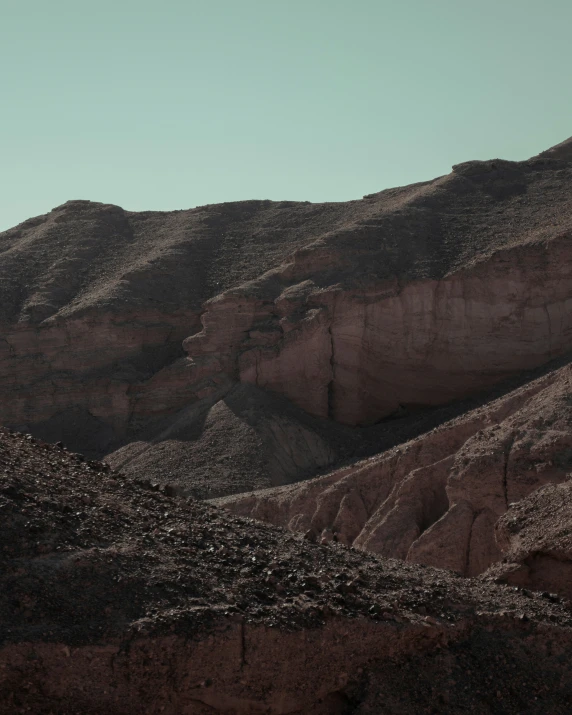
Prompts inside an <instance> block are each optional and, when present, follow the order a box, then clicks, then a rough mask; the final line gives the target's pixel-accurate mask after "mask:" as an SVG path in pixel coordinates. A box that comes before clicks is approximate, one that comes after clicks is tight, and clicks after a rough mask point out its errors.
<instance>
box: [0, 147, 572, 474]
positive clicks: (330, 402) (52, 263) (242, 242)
mask: <svg viewBox="0 0 572 715" xmlns="http://www.w3.org/2000/svg"><path fill="white" fill-rule="evenodd" d="M564 149H566V147H565V148H564ZM571 187H572V164H571V163H570V159H569V156H568V154H567V150H563V149H562V148H560V149H558V148H556V149H555V151H553V152H549V153H548V154H546V155H545V156H540V157H537V158H534V159H531V160H528V161H525V162H505V161H500V160H495V161H488V162H467V163H465V164H460V165H458V166H455V167H454V168H453V172H452V173H451V174H449V175H447V176H444V177H440V178H438V179H436V180H434V181H429V182H424V183H420V184H415V185H412V186H409V187H402V188H397V189H389V190H386V191H382V192H380V193H379V194H372V195H370V196H367V197H364V198H363V199H362V200H359V201H350V202H347V203H337V204H316V205H312V204H308V203H296V202H270V201H249V202H238V203H231V204H223V205H220V206H206V207H200V208H197V209H193V210H190V211H180V212H171V213H164V214H163V213H158V212H144V213H140V214H137V213H133V212H126V211H123V209H121V208H119V207H117V206H108V205H103V204H92V203H90V202H88V201H75V202H70V203H68V204H65V205H64V206H61V207H58V208H56V209H54V211H52V212H51V213H50V214H47V215H45V216H40V217H37V218H36V219H31V220H30V221H27V222H25V223H24V224H22V225H21V226H18V227H16V228H15V229H12V230H10V231H6V232H4V233H2V234H0V256H1V261H0V296H1V298H2V302H1V304H0V326H1V335H2V338H3V339H2V340H1V341H0V376H1V377H2V383H1V386H0V421H1V422H2V423H4V424H9V425H12V426H15V427H18V428H20V429H23V430H31V431H32V432H34V433H35V434H38V435H41V436H44V437H46V438H49V439H62V440H63V441H64V442H65V443H66V444H69V445H70V446H72V447H73V448H74V449H77V450H80V451H87V452H88V453H90V454H94V455H99V456H101V455H103V454H106V453H109V452H111V451H115V450H116V448H118V447H125V446H126V445H129V444H133V443H135V442H142V443H147V444H148V443H149V442H150V441H153V440H155V441H161V440H162V437H161V435H163V434H167V433H169V429H170V428H169V427H168V425H167V423H168V422H169V420H171V421H172V420H176V419H179V417H180V416H181V415H182V413H183V412H184V411H185V410H187V409H194V407H193V405H195V406H196V407H197V410H198V411H199V412H201V413H204V414H206V413H207V411H208V409H211V408H212V407H213V405H216V404H217V403H218V401H220V400H221V399H224V397H225V396H226V395H228V394H230V392H231V391H232V390H234V389H235V388H236V386H237V385H239V384H241V383H242V384H252V385H255V386H256V387H257V388H260V389H262V390H265V391H269V392H273V393H277V394H279V395H281V396H283V397H285V398H287V399H288V400H290V401H291V402H292V403H293V405H294V406H295V407H297V408H300V409H301V410H304V411H305V412H307V413H308V414H310V415H312V416H315V417H318V418H322V419H328V420H331V421H335V422H338V423H342V424H345V425H349V426H363V425H371V424H375V423H376V422H377V421H379V420H381V419H383V418H384V417H386V416H388V415H391V414H392V413H395V412H396V411H397V412H399V411H400V410H401V409H402V408H403V407H405V408H408V407H410V406H431V405H439V404H444V403H447V402H450V401H451V400H455V399H457V398H459V397H463V396H466V395H470V394H474V393H476V392H479V391H483V390H485V389H487V388H488V387H490V386H491V385H492V384H494V383H495V382H498V381H499V380H501V379H502V378H504V377H506V376H507V375H510V374H513V373H515V372H518V371H521V370H525V369H528V368H531V367H534V366H536V365H540V364H543V363H544V362H546V361H547V360H550V359H551V358H553V357H555V356H558V355H560V354H562V353H563V352H565V351H567V350H569V349H571V348H572V333H571V327H572V326H571V325H570V322H571V318H570V315H571V314H572V313H571V311H570V307H571V306H570V300H571V299H570V295H571V287H572V285H571V280H572V276H571V269H570V265H571V262H570V249H569V244H570V215H571V214H572V198H571V197H572V192H571V191H570V188H571ZM199 319H200V323H199ZM216 409H220V410H223V411H224V408H223V406H220V407H219V408H216ZM229 419H231V421H232V418H231V417H230V415H229ZM318 431H319V430H318ZM310 439H311V441H312V440H313V439H314V438H313V437H311V438H310ZM328 449H329V448H328V447H327V446H326V451H328ZM310 451H311V450H310ZM276 454H278V453H276ZM332 454H333V453H332ZM148 456H150V454H148ZM275 457H276V455H272V456H271V457H270V459H271V460H275ZM304 459H305V458H304ZM304 459H302V461H304ZM336 459H338V456H337V455H336V456H332V460H333V461H332V464H334V463H336ZM294 461H296V460H294ZM322 461H323V460H321V458H320V459H317V460H315V461H314V462H311V463H312V464H316V465H317V467H319V468H322V467H323V466H324V465H323V464H322ZM302 476H307V470H304V469H302V470H298V471H296V476H295V477H294V478H298V477H302Z"/></svg>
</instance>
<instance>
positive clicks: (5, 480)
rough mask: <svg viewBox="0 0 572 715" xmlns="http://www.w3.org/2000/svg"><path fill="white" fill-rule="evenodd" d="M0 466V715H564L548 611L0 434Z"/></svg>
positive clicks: (557, 645)
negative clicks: (168, 492)
mask: <svg viewBox="0 0 572 715" xmlns="http://www.w3.org/2000/svg"><path fill="white" fill-rule="evenodd" d="M0 464H1V466H2V469H1V470H0V510H1V513H2V520H1V521H0V531H1V536H2V544H3V545H4V546H3V548H2V549H1V550H0V566H1V568H0V581H1V584H0V585H1V588H0V713H6V714H8V713H9V714H10V715H12V714H13V713H25V712H28V713H29V712H34V713H38V715H40V714H41V713H46V714H47V713H53V712H66V713H72V712H73V713H103V712H113V713H118V714H124V715H128V714H133V715H134V714H135V713H141V712H145V713H167V714H169V713H170V714H172V715H175V713H177V714H178V713H189V714H195V713H197V714H198V715H201V714H204V715H206V714H207V713H211V712H216V713H227V714H228V715H242V714H244V715H246V714H247V713H249V714H250V713H274V715H287V714H291V715H294V714H295V713H300V714H301V713H304V715H306V714H309V713H314V715H319V714H321V715H330V714H332V713H339V714H340V715H341V714H342V713H349V712H354V713H362V714H363V715H365V714H366V713H388V714H392V713H393V714H395V715H397V714H398V713H403V712H419V713H423V712H451V713H456V712H459V713H460V712H467V711H469V712H511V713H512V712H515V713H516V712H529V713H538V714H540V713H545V712H550V713H566V712H567V710H568V707H569V702H570V697H571V696H572V681H571V678H570V671H569V667H568V663H569V659H570V657H571V656H572V637H571V635H570V634H571V633H572V631H571V627H572V617H571V615H570V612H569V610H568V609H567V608H566V607H565V606H564V605H563V604H561V603H559V602H558V599H556V598H545V597H543V596H541V595H540V594H530V593H529V594H526V593H523V592H521V591H520V590H519V589H518V588H512V587H507V586H498V585H495V584H487V583H483V582H479V581H475V580H472V579H462V578H459V577H455V576H452V575H451V574H448V573H446V572H443V571H439V570H436V569H429V568H421V567H419V566H413V565H410V564H403V563H400V562H397V561H386V560H383V559H380V558H377V557H374V556H371V555H368V554H361V553H359V552H355V551H353V552H352V551H349V550H347V549H345V548H343V547H341V546H340V545H336V544H333V545H330V546H319V545H316V544H310V543H308V542H307V541H305V540H303V539H300V538H295V537H294V536H293V535H291V534H288V533H287V532H285V531H282V530H280V529H276V528H271V527H267V526H264V525H261V524H256V523H254V522H252V521H249V520H244V519H239V518H235V517H232V516H231V515H228V514H225V513H224V512H222V511H217V510H216V509H214V508H212V507H210V506H208V505H206V504H204V503H199V502H194V501H192V500H182V499H173V498H169V497H167V496H165V495H163V494H161V493H159V492H157V491H154V490H152V489H148V488H144V487H143V486H142V485H140V484H134V483H133V482H132V481H130V480H127V479H126V478H125V477H124V476H123V475H121V474H119V473H115V472H112V471H111V470H109V468H106V467H105V466H104V465H102V464H99V463H97V462H86V461H85V460H83V458H81V457H79V456H78V455H74V454H70V453H69V452H66V451H65V450H61V449H59V448H57V447H54V446H52V445H48V444H45V443H38V442H35V441H34V440H33V439H31V438H30V437H29V436H27V437H26V436H24V435H18V434H8V433H7V432H6V431H5V430H1V429H0ZM491 663H494V668H491V667H490V665H491Z"/></svg>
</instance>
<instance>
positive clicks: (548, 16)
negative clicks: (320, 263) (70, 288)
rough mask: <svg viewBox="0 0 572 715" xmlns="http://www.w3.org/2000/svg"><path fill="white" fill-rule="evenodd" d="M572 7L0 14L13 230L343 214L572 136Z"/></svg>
mask: <svg viewBox="0 0 572 715" xmlns="http://www.w3.org/2000/svg"><path fill="white" fill-rule="evenodd" d="M571 27H572V2H571V1H570V0H479V2H475V0H344V1H343V2H342V1H340V0H281V1H278V0H160V1H158V0H153V1H151V0H137V1H134V0H90V1H89V2H87V1H86V0H0V162H1V163H0V230H2V229H5V228H8V227H9V226H12V225H14V224H16V223H18V222H20V221H22V220H24V219H26V218H28V217H30V216H33V215H37V214H40V213H44V212H46V211H48V210H50V209H51V208H53V207H54V206H56V205H58V204H61V203H63V202H64V201H67V200H68V199H74V198H82V199H83V198H85V199H91V200H94V201H105V202H111V203H116V204H120V205H121V206H123V207H125V208H127V209H131V210H145V209H165V210H167V209H176V208H190V207H192V206H197V205H201V204H205V203H215V202H220V201H232V200H239V199H250V198H260V199H267V198H269V199H301V200H310V201H341V200H347V199H352V198H360V197H361V196H362V195H363V194H366V193H371V192H374V191H379V190H381V189H383V188H386V187H388V186H396V185H401V184H407V183H411V182H414V181H420V180H424V179H429V178H433V177H434V176H438V175H440V174H444V173H447V172H448V171H449V170H450V167H451V165H452V164H454V163H457V162H460V161H465V160H468V159H475V158H477V159H478V158H481V159H484V158H491V157H497V156H500V157H503V158H507V159H524V158H526V157H528V156H530V155H532V154H536V153H537V152H539V151H541V150H543V149H546V148H548V147H549V146H551V145H553V144H555V143H558V142H560V141H562V140H564V139H565V138H567V137H568V136H570V135H572V89H571V87H572V82H571V79H570V78H571V76H572V43H571V41H570V28H571Z"/></svg>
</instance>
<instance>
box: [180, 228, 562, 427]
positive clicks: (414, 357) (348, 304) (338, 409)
mask: <svg viewBox="0 0 572 715" xmlns="http://www.w3.org/2000/svg"><path fill="white" fill-rule="evenodd" d="M571 258H572V243H571V241H570V237H569V235H568V234H563V235H561V236H558V237H557V238H555V239H553V240H550V241H542V242H538V243H532V244H529V245H526V246H518V247H515V248H512V249H505V250H502V251H498V252H497V253H495V254H494V255H492V256H491V257H489V258H488V259H487V260H486V261H484V260H483V261H482V262H480V263H478V264H477V265H476V266H474V267H471V268H468V269H465V270H461V271H458V272H456V273H454V274H452V275H449V276H447V277H445V278H443V279H442V280H438V281H414V282H412V283H408V284H406V285H399V282H398V281H397V280H393V281H384V282H382V283H381V284H380V285H377V286H375V288H374V287H370V288H367V287H362V288H360V289H359V290H356V289H346V290H344V289H343V288H342V287H332V288H328V289H320V288H319V287H317V286H316V285H315V284H314V283H313V282H312V280H311V279H310V278H306V279H305V280H300V282H299V283H294V284H292V285H288V283H290V282H291V281H292V280H293V279H294V280H295V279H297V278H300V279H304V278H305V276H306V275H308V272H307V271H305V270H304V269H303V268H301V267H299V266H298V265H297V264H296V263H294V264H293V266H288V267H287V268H286V269H285V270H284V271H282V272H280V273H277V274H274V275H272V276H268V277H267V278H266V279H264V281H263V285H262V286H256V287H252V286H249V289H250V291H249V292H246V291H245V292H244V293H241V292H240V291H231V292H229V293H227V294H224V295H223V296H221V297H220V298H217V299H216V300H214V301H211V302H210V303H208V304H207V310H206V312H205V314H204V315H203V317H202V321H203V326H204V327H203V330H202V332H201V333H199V334H198V335H195V336H193V337H191V338H188V339H187V340H185V341H184V343H183V347H184V349H185V350H186V351H187V353H188V355H189V356H190V357H191V358H193V362H194V364H196V365H197V367H196V369H197V370H199V366H201V367H202V368H203V370H206V369H207V366H208V367H209V368H210V370H212V373H211V375H212V378H213V379H215V380H216V379H217V378H218V379H220V375H221V374H226V375H232V376H238V379H240V380H241V381H243V382H249V383H253V384H256V385H257V386H259V387H263V388H265V389H268V390H273V391H275V392H279V393H281V394H284V395H286V396H287V397H288V398H289V399H290V400H291V401H292V402H293V403H294V404H296V405H299V406H300V407H302V408H303V409H305V410H306V411H308V412H310V413H311V414H315V415H318V416H322V417H330V418H331V419H334V420H336V421H338V422H342V423H346V424H354V425H355V424H367V423H371V422H374V421H376V420H379V419H380V418H382V417H385V416H387V415H388V414H391V413H392V412H394V411H395V410H397V409H398V408H399V407H400V406H411V405H415V406H419V405H435V404H440V403H441V404H442V403H444V402H448V401H450V400H453V399H456V398H459V397H463V396H466V395H467V394H471V393H474V392H475V391H477V390H479V389H483V388H486V387H488V386H490V385H491V384H493V383H495V382H498V381H499V379H501V378H503V377H506V376H507V375H509V374H511V373H514V372H517V371H519V370H524V369H529V368H532V367H535V366H537V365H540V364H542V363H544V362H547V361H548V360H550V359H551V358H553V357H555V356H558V355H559V354H562V353H563V352H565V351H567V350H569V349H570V348H572V311H571V310H570V308H572V261H571ZM271 283H272V284H275V283H281V284H282V285H284V284H286V287H285V288H284V289H283V290H282V291H281V292H280V294H279V295H278V297H277V298H275V300H274V301H272V302H271V301H268V300H262V299H260V298H258V297H253V296H252V293H253V292H255V291H256V293H258V294H262V295H265V294H266V295H267V294H269V293H270V290H269V288H267V289H266V290H265V287H266V285H268V286H269V285H270V284H271ZM264 284H266V285H264ZM249 293H250V294H249ZM201 375H202V377H203V379H204V378H205V377H207V375H206V374H205V373H201Z"/></svg>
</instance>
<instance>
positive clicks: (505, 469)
mask: <svg viewBox="0 0 572 715" xmlns="http://www.w3.org/2000/svg"><path fill="white" fill-rule="evenodd" d="M515 440H516V435H515V434H514V433H513V434H511V436H510V440H509V443H508V446H507V449H506V452H505V460H504V467H503V477H502V488H503V495H504V503H505V507H506V508H507V509H508V486H507V482H508V462H509V459H510V453H511V451H512V446H513V444H514V442H515Z"/></svg>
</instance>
